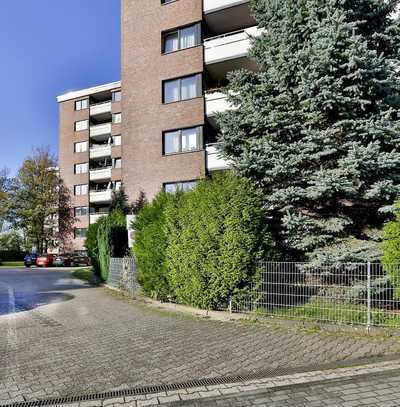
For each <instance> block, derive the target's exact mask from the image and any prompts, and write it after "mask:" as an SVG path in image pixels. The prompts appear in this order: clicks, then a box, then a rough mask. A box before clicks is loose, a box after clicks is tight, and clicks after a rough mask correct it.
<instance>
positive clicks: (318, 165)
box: [218, 0, 400, 261]
mask: <svg viewBox="0 0 400 407" xmlns="http://www.w3.org/2000/svg"><path fill="white" fill-rule="evenodd" d="M251 3H252V8H253V10H254V15H255V17H256V19H257V21H258V23H259V26H260V27H261V28H264V29H265V33H264V34H263V35H262V36H261V37H259V38H257V39H254V40H253V47H252V51H251V56H252V57H253V58H254V59H255V60H256V62H257V63H258V64H259V66H260V71H259V72H249V71H245V70H239V71H236V72H233V73H232V74H230V76H229V86H228V87H227V95H228V97H229V99H230V101H231V102H232V103H233V105H235V107H236V109H234V110H232V111H230V112H227V113H224V114H221V115H219V117H218V122H219V124H220V127H221V134H220V141H221V148H222V151H223V153H224V155H225V156H227V157H228V158H230V159H231V160H232V161H233V167H234V169H235V170H236V171H237V172H238V173H239V174H241V175H244V176H246V177H249V178H251V179H253V180H254V181H255V182H256V183H257V185H258V186H259V187H260V188H261V189H262V190H263V192H264V201H265V208H266V211H267V216H268V219H269V221H270V222H271V223H272V226H273V229H274V231H275V236H276V239H277V241H278V242H279V243H280V245H281V246H282V247H283V248H284V249H285V250H286V251H287V252H288V253H292V254H293V253H294V254H295V255H296V256H298V257H303V256H304V255H306V256H308V257H309V258H315V257H319V258H321V257H322V258H323V257H324V256H325V254H327V255H328V256H329V260H335V259H336V258H339V257H340V260H342V261H343V260H357V259H359V258H360V257H361V258H362V260H363V261H364V260H366V258H365V254H366V253H367V254H368V253H369V254H371V253H373V254H374V256H379V255H380V252H379V251H377V250H372V251H371V250H360V247H372V246H375V249H376V247H377V246H378V245H379V242H378V241H379V239H376V237H373V238H371V237H370V236H371V235H374V230H375V228H378V229H380V228H381V226H382V223H383V222H384V220H385V219H386V216H387V213H386V212H387V210H388V206H389V205H391V204H392V203H393V200H394V198H395V197H396V196H397V195H398V194H399V192H400V133H399V130H400V126H399V116H398V115H399V107H400V98H399V79H398V74H397V72H398V69H399V67H400V64H399V46H400V30H399V22H398V20H397V19H396V18H395V17H394V15H393V12H394V10H395V7H396V6H397V4H398V1H397V0H396V1H382V0H280V1H279V2H277V1H276V0H252V1H251ZM347 243H348V244H347ZM328 248H329V250H326V249H328Z"/></svg>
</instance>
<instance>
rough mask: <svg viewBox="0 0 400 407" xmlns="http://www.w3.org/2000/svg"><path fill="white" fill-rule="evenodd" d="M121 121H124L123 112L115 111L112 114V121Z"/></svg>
mask: <svg viewBox="0 0 400 407" xmlns="http://www.w3.org/2000/svg"><path fill="white" fill-rule="evenodd" d="M121 121H122V114H121V113H114V114H113V115H112V122H113V123H114V124H118V123H121Z"/></svg>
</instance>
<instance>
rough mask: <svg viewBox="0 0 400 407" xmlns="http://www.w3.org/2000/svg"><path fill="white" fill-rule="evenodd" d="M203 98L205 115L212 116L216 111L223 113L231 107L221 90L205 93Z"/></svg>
mask: <svg viewBox="0 0 400 407" xmlns="http://www.w3.org/2000/svg"><path fill="white" fill-rule="evenodd" d="M205 99H206V115H207V117H213V116H215V115H216V114H217V113H223V112H226V111H227V110H229V109H232V108H233V107H232V105H231V104H230V103H229V102H228V99H227V97H226V95H224V94H223V93H221V92H214V93H206V95H205Z"/></svg>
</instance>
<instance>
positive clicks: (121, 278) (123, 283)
mask: <svg viewBox="0 0 400 407" xmlns="http://www.w3.org/2000/svg"><path fill="white" fill-rule="evenodd" d="M107 285H109V286H110V287H113V288H116V289H118V290H121V291H123V292H125V293H127V294H128V295H130V296H134V294H135V292H136V290H137V289H138V288H139V283H138V281H137V273H136V263H135V259H134V258H133V257H125V258H111V259H110V269H109V273H108V279H107Z"/></svg>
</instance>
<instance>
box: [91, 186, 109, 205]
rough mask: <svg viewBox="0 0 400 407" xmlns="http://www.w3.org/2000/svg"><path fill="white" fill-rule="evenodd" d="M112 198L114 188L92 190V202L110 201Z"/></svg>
mask: <svg viewBox="0 0 400 407" xmlns="http://www.w3.org/2000/svg"><path fill="white" fill-rule="evenodd" d="M111 200H112V190H111V189H107V190H105V191H91V192H90V202H91V203H108V202H111Z"/></svg>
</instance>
